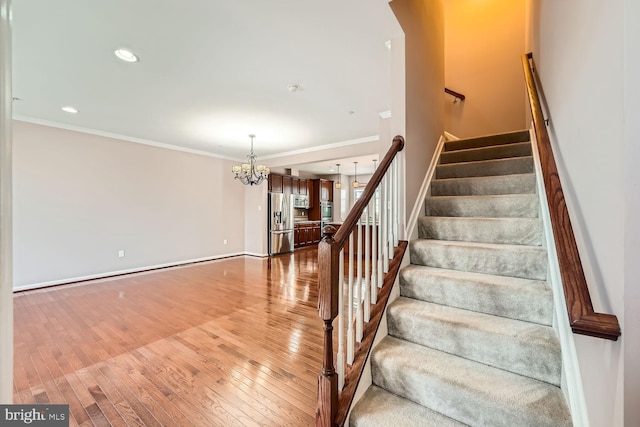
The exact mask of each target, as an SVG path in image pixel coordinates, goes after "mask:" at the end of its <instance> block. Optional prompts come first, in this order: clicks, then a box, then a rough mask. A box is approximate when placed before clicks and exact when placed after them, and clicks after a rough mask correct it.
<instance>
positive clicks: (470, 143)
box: [444, 130, 529, 151]
mask: <svg viewBox="0 0 640 427" xmlns="http://www.w3.org/2000/svg"><path fill="white" fill-rule="evenodd" d="M527 141H529V131H527V130H523V131H518V132H509V133H502V134H498V135H487V136H479V137H475V138H465V139H458V140H453V141H447V142H445V143H444V151H454V150H464V149H467V148H480V147H488V146H492V145H504V144H513V143H516V142H527Z"/></svg>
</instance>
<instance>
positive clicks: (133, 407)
mask: <svg viewBox="0 0 640 427" xmlns="http://www.w3.org/2000/svg"><path fill="white" fill-rule="evenodd" d="M316 304H317V251H316V250H315V249H313V248H312V249H303V250H300V251H297V252H296V253H295V255H283V256H279V257H276V258H270V259H259V258H251V257H238V258H230V259H225V260H219V261H212V262H207V263H201V264H195V265H191V266H186V267H180V268H173V269H168V270H160V271H157V272H150V273H143V274H136V275H130V276H124V277H121V278H114V279H105V280H100V281H94V282H91V283H83V284H80V285H68V286H62V287H57V288H50V289H45V290H37V291H30V292H23V293H20V294H16V296H15V298H14V309H15V361H14V364H15V374H14V387H15V403H68V404H69V405H70V413H71V420H70V421H71V425H82V426H91V425H95V426H109V425H113V426H139V425H143V426H144V425H146V426H160V425H165V426H269V425H273V426H305V425H313V423H314V420H315V415H314V413H315V409H316V391H317V390H316V387H317V383H316V381H317V375H318V372H319V370H320V367H321V366H322V363H321V355H322V322H321V321H320V318H319V317H318V314H317V310H316Z"/></svg>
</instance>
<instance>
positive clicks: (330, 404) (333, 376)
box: [316, 225, 340, 427]
mask: <svg viewBox="0 0 640 427" xmlns="http://www.w3.org/2000/svg"><path fill="white" fill-rule="evenodd" d="M322 233H323V235H324V237H323V238H322V241H321V242H320V244H319V245H318V282H319V287H320V289H319V292H318V313H319V315H320V318H321V319H322V321H323V322H324V347H323V354H322V371H321V372H320V375H319V376H318V410H317V412H316V427H334V426H336V415H337V413H338V374H337V373H336V369H335V366H334V364H333V319H335V318H336V316H337V315H338V292H339V289H338V273H339V262H338V261H339V257H340V250H339V247H338V245H337V244H336V242H335V241H334V240H333V235H334V234H335V233H336V228H335V227H333V226H331V225H328V226H326V227H325V228H324V229H323V230H322Z"/></svg>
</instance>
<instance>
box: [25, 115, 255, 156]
mask: <svg viewBox="0 0 640 427" xmlns="http://www.w3.org/2000/svg"><path fill="white" fill-rule="evenodd" d="M13 119H14V120H18V121H21V122H27V123H34V124H36V125H43V126H49V127H53V128H58V129H65V130H71V131H74V132H82V133H88V134H90V135H96V136H102V137H105V138H113V139H119V140H122V141H128V142H135V143H137V144H143V145H150V146H152V147H158V148H166V149H167V150H174V151H182V152H185V153H191V154H198V155H201V156H207V157H215V158H218V159H223V160H232V161H234V162H242V161H244V159H237V158H235V157H229V156H223V155H221V154H214V153H210V152H208V151H202V150H194V149H192V148H186V147H178V146H177V145H173V144H167V143H165V142H157V141H151V140H149V139H143V138H136V137H133V136H126V135H121V134H118V133H113V132H104V131H101V130H94V129H89V128H85V127H81V126H73V125H68V124H64V123H57V122H51V121H48V120H41V119H37V118H35V117H29V116H23V115H20V114H14V115H13Z"/></svg>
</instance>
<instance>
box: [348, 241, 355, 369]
mask: <svg viewBox="0 0 640 427" xmlns="http://www.w3.org/2000/svg"><path fill="white" fill-rule="evenodd" d="M353 252H354V247H353V233H351V234H349V291H348V295H347V313H348V317H347V363H348V364H349V366H351V365H352V364H353V358H354V349H355V343H354V341H355V333H354V330H353V323H354V318H353Z"/></svg>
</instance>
